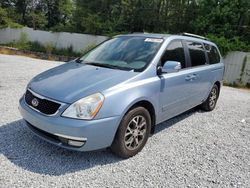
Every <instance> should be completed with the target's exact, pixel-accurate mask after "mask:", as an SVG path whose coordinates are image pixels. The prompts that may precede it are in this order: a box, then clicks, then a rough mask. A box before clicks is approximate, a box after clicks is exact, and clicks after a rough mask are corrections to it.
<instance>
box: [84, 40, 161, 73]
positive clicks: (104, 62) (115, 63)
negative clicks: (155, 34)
mask: <svg viewBox="0 0 250 188" xmlns="http://www.w3.org/2000/svg"><path fill="white" fill-rule="evenodd" d="M162 42H163V39H159V38H146V37H137V36H136V37H135V36H122V37H117V38H113V39H110V40H108V41H106V42H104V43H103V44H101V45H99V46H97V47H96V48H95V49H93V50H91V51H90V52H89V53H87V54H85V55H84V56H83V57H82V58H81V59H80V60H82V61H83V62H84V63H86V64H90V65H94V66H101V67H108V68H115V69H121V70H134V71H143V70H144V69H145V68H146V67H147V65H148V64H149V63H150V62H151V61H152V59H153V58H154V56H155V54H156V52H157V51H158V49H159V48H160V46H161V44H162Z"/></svg>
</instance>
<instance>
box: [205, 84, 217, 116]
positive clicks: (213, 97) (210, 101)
mask: <svg viewBox="0 0 250 188" xmlns="http://www.w3.org/2000/svg"><path fill="white" fill-rule="evenodd" d="M218 98H219V88H218V86H217V85H216V84H215V85H214V86H213V87H212V89H211V91H210V93H209V96H208V98H207V99H206V101H205V102H204V103H202V104H201V109H203V110H205V111H212V110H214V108H215V106H216V103H217V100H218Z"/></svg>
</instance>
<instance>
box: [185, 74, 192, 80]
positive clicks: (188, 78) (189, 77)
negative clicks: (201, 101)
mask: <svg viewBox="0 0 250 188" xmlns="http://www.w3.org/2000/svg"><path fill="white" fill-rule="evenodd" d="M192 78H193V77H192V75H188V76H186V78H185V80H186V81H191V80H192Z"/></svg>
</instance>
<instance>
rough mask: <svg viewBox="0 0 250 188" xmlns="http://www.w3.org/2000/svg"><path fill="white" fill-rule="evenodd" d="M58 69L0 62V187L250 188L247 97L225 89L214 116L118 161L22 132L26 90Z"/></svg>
mask: <svg viewBox="0 0 250 188" xmlns="http://www.w3.org/2000/svg"><path fill="white" fill-rule="evenodd" d="M59 64H60V63H58V62H48V61H43V60H37V59H31V58H26V57H20V56H19V57H18V56H7V55H0V105H1V108H0V115H1V119H0V187H48V186H50V187H79V186H81V187H249V185H250V92H249V91H248V90H238V89H233V88H229V87H223V88H222V92H221V96H220V99H219V101H218V105H217V107H216V109H215V110H214V111H213V112H210V113H205V112H202V111H200V110H197V109H193V110H191V111H189V112H187V113H184V114H182V115H180V116H178V117H176V118H173V119H171V120H169V121H166V122H164V123H162V124H160V125H159V126H157V128H156V133H155V134H154V135H153V136H152V137H151V138H150V139H149V141H148V143H147V145H146V147H145V148H144V149H143V151H142V152H140V153H139V154H138V155H136V156H135V157H133V158H130V159H127V160H121V159H120V158H117V157H115V156H114V155H112V154H111V153H110V152H109V151H107V150H104V151H99V152H88V153H79V152H72V151H67V150H65V149H61V148H58V147H56V146H53V145H51V144H48V143H46V142H45V141H43V140H41V139H39V138H37V137H36V136H34V135H33V134H32V133H31V132H30V131H29V129H28V128H27V127H26V126H25V124H24V122H23V120H22V119H21V116H20V114H19V112H18V109H17V106H18V99H19V98H20V97H21V95H22V94H23V93H24V91H25V87H26V84H27V83H28V81H29V80H30V79H31V78H32V77H33V76H34V75H36V74H38V73H39V72H42V71H44V70H46V69H49V68H51V67H54V66H56V65H59Z"/></svg>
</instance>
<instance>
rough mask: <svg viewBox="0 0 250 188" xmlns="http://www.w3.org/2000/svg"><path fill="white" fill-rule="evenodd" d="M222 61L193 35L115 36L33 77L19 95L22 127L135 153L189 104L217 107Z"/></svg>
mask: <svg viewBox="0 0 250 188" xmlns="http://www.w3.org/2000/svg"><path fill="white" fill-rule="evenodd" d="M223 74H224V64H223V61H222V58H221V55H220V52H219V50H218V48H217V46H216V45H215V44H214V43H212V42H210V41H209V40H207V39H206V38H203V37H200V36H197V35H192V34H187V33H185V34H181V35H165V34H145V33H142V34H139V33H137V34H129V35H119V36H116V37H113V38H111V39H109V40H107V41H105V42H103V43H102V44H100V45H98V46H97V47H96V48H94V49H92V50H91V51H89V52H88V53H86V54H85V55H84V56H83V57H82V58H79V59H76V60H74V61H72V62H69V63H65V64H63V65H61V66H58V67H56V68H53V69H51V70H48V71H45V72H43V73H41V74H39V75H38V76H36V77H34V78H33V79H32V80H31V81H30V83H29V84H28V86H27V90H26V92H25V94H24V96H23V97H22V98H21V99H20V105H19V110H20V112H21V115H22V116H23V118H24V120H25V122H27V125H28V127H29V128H30V129H31V130H32V131H33V132H34V133H35V134H36V135H38V136H40V137H41V138H43V139H45V140H46V141H48V142H50V143H53V144H55V145H57V146H60V147H64V148H67V149H72V150H77V151H90V150H99V149H102V148H111V150H112V151H113V152H114V153H115V154H117V155H119V156H120V157H123V158H128V157H131V156H134V155H136V154H137V153H138V152H139V151H141V150H142V148H143V147H144V145H145V144H146V142H147V140H148V137H149V135H150V133H152V132H153V130H154V127H155V126H156V125H157V124H159V123H161V122H163V121H166V120H167V119H170V118H172V117H174V116H176V115H178V114H181V113H183V112H185V111H187V110H189V109H191V108H194V107H196V106H200V107H201V108H202V109H204V110H206V111H211V110H213V109H214V108H215V106H216V102H217V99H218V97H219V93H220V89H221V86H222V79H223Z"/></svg>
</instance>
